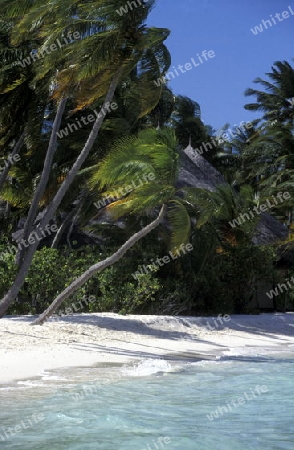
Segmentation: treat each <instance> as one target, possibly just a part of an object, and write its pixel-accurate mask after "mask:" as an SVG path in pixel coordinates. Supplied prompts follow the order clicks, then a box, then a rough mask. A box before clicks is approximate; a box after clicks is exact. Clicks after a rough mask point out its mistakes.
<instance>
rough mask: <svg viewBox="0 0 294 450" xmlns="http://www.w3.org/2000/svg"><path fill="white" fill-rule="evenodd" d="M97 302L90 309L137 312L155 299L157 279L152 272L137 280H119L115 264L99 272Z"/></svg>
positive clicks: (140, 276) (118, 271)
mask: <svg viewBox="0 0 294 450" xmlns="http://www.w3.org/2000/svg"><path fill="white" fill-rule="evenodd" d="M98 284H99V298H98V302H97V304H96V303H93V304H92V305H91V310H92V311H98V312H105V311H113V312H117V313H120V314H131V313H139V312H140V311H142V307H144V305H145V304H146V303H149V302H153V301H154V300H155V296H154V295H155V294H156V292H157V291H158V290H159V289H160V287H161V285H160V283H159V280H158V279H157V278H156V277H154V275H153V274H151V273H150V274H142V275H139V276H138V280H133V281H127V280H121V276H120V270H119V268H117V266H113V267H110V268H109V269H106V270H104V271H103V272H102V273H100V274H99V277H98Z"/></svg>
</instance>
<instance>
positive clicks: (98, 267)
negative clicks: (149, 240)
mask: <svg viewBox="0 0 294 450" xmlns="http://www.w3.org/2000/svg"><path fill="white" fill-rule="evenodd" d="M165 211H166V206H165V205H163V206H162V207H161V210H160V213H159V215H158V217H157V218H156V219H155V220H154V221H153V222H151V223H150V224H149V225H147V226H146V227H144V228H143V229H142V230H140V231H139V232H138V233H136V234H134V235H133V236H132V237H131V238H130V239H128V240H127V242H125V243H124V244H123V245H122V246H121V247H120V248H119V249H118V250H117V251H116V252H115V253H114V254H113V255H111V256H109V257H108V258H106V259H104V260H103V261H100V262H98V263H96V264H94V265H93V266H91V267H90V268H89V269H88V270H87V271H86V272H84V273H83V274H82V275H81V276H80V277H78V278H77V279H76V280H75V281H73V282H72V283H71V284H70V285H69V286H68V287H67V288H66V289H65V290H64V291H63V292H61V293H60V294H59V295H58V296H57V297H56V299H55V300H54V301H53V302H52V303H51V305H50V306H49V307H48V308H47V309H46V311H44V312H43V313H42V314H41V315H40V316H39V317H38V318H37V319H36V320H35V321H34V322H33V323H32V325H42V324H43V323H44V322H45V321H46V320H48V319H49V317H51V316H52V314H53V313H54V312H55V311H56V310H57V308H59V306H60V305H61V303H62V302H63V301H64V300H66V299H67V298H68V297H69V296H70V295H72V294H73V293H74V292H76V291H77V290H78V289H79V288H80V287H81V286H83V284H85V283H86V282H87V281H88V280H89V279H90V278H91V277H92V276H93V275H95V274H96V273H98V272H101V271H102V270H104V269H106V268H107V267H109V266H112V265H113V264H114V263H116V262H117V261H119V260H120V259H121V258H122V257H123V256H124V254H125V253H126V252H127V251H128V250H129V249H130V248H131V247H132V246H133V245H134V244H135V243H136V242H138V241H139V240H140V239H142V238H143V237H144V236H146V235H147V234H148V233H150V231H152V230H153V229H154V228H156V227H157V226H158V225H159V224H160V222H161V221H162V219H163V217H164V214H165Z"/></svg>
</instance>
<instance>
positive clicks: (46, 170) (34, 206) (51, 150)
mask: <svg viewBox="0 0 294 450" xmlns="http://www.w3.org/2000/svg"><path fill="white" fill-rule="evenodd" d="M66 102H67V99H66V98H63V99H62V100H61V101H60V102H59V105H58V108H57V112H56V115H55V119H54V122H53V127H52V132H51V136H50V141H49V145H48V149H47V153H46V157H45V161H44V166H43V170H42V175H41V178H40V181H39V184H38V186H37V189H36V191H35V194H34V197H33V200H32V203H31V206H30V210H29V213H28V216H27V219H26V223H25V226H24V231H23V235H22V239H24V240H27V239H28V237H29V235H30V233H31V232H32V230H33V227H34V222H35V220H36V216H37V214H38V209H39V203H40V200H41V198H42V196H43V194H44V191H45V189H46V186H47V183H48V180H49V177H50V173H51V168H52V163H53V158H54V154H55V151H56V148H57V132H58V131H59V128H60V124H61V120H62V116H63V113H64V109H65V105H66ZM25 253H26V249H25V248H22V250H20V251H19V252H18V255H17V264H18V265H20V264H21V263H22V261H23V258H24V255H25Z"/></svg>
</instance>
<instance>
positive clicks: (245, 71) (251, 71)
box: [148, 0, 294, 129]
mask: <svg viewBox="0 0 294 450" xmlns="http://www.w3.org/2000/svg"><path fill="white" fill-rule="evenodd" d="M289 6H290V7H291V8H292V10H293V12H294V0H286V1H284V0H255V1H254V0H249V1H248V0H241V1H240V0H157V3H156V7H155V8H154V10H153V11H152V12H151V14H150V16H149V20H148V25H149V26H158V27H164V28H168V29H170V30H171V35H170V37H169V38H168V40H167V41H166V45H167V47H168V49H169V51H170V53H171V56H172V66H175V67H176V68H177V67H178V65H179V64H181V65H184V64H186V63H188V62H191V58H194V60H195V61H196V62H199V60H198V59H197V53H198V54H201V53H202V51H203V50H207V51H209V50H213V51H214V53H215V57H214V58H211V59H208V61H207V62H204V63H203V64H200V65H199V66H198V67H195V66H193V69H191V70H189V71H187V72H186V73H179V71H178V73H179V76H176V77H175V79H174V80H172V81H171V82H170V83H169V85H170V87H171V88H172V89H173V91H174V92H175V93H176V94H181V95H187V96H188V97H190V98H192V99H193V100H195V101H197V102H198V103H199V104H200V106H201V111H202V120H203V121H204V123H205V124H206V125H212V126H213V128H215V129H218V128H220V127H221V126H223V125H224V124H225V123H227V122H229V123H230V124H231V125H234V124H237V125H238V124H239V123H240V122H241V121H250V120H252V119H254V118H255V117H256V115H254V113H251V112H250V111H246V110H245V109H244V105H245V104H246V103H249V102H251V101H253V100H254V98H253V97H252V98H251V97H245V96H244V91H245V89H246V88H248V87H258V85H255V84H254V83H253V80H254V79H255V78H257V77H261V78H267V77H266V75H265V73H266V72H270V71H271V66H272V65H273V63H274V62H275V61H278V60H287V61H288V62H290V63H291V64H292V65H294V62H293V58H294V49H293V43H294V39H293V38H294V15H292V14H291V13H290V11H289V9H288V7H289ZM283 11H288V12H289V17H288V18H284V19H283V17H282V16H281V15H280V16H279V17H280V19H282V21H281V22H279V21H278V19H277V18H275V14H276V13H279V14H281V13H282V12H283ZM271 15H272V17H273V18H274V20H275V22H276V25H274V24H273V22H272V24H273V25H272V26H271V27H270V26H269V25H268V28H267V29H264V30H263V32H261V33H257V34H256V35H254V34H253V33H252V31H251V28H253V29H254V28H255V26H256V25H259V24H260V23H262V20H269V19H271V17H270V16H271ZM285 16H286V14H285ZM171 69H172V67H171Z"/></svg>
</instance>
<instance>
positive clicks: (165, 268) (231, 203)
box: [0, 0, 294, 317]
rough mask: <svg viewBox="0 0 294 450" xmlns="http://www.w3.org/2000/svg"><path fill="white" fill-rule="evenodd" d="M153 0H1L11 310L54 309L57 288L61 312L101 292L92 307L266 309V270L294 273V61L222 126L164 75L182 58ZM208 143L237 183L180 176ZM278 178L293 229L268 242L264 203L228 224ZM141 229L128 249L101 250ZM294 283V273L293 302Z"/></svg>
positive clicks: (283, 216) (2, 186)
mask: <svg viewBox="0 0 294 450" xmlns="http://www.w3.org/2000/svg"><path fill="white" fill-rule="evenodd" d="M153 4H154V1H149V2H145V3H144V4H142V5H140V6H138V7H137V8H135V9H133V10H130V11H129V12H128V14H123V15H120V14H118V13H117V10H118V8H119V7H120V6H124V5H125V1H124V0H96V1H93V0H91V1H90V0H86V1H83V2H82V3H80V2H76V1H74V0H64V1H63V2H60V1H54V2H50V3H49V2H44V1H43V0H42V1H34V2H30V1H23V0H19V1H18V0H17V1H15V2H13V3H12V4H10V2H9V1H7V2H5V1H4V2H3V9H2V12H1V14H2V15H1V16H0V21H1V32H0V53H1V57H2V61H3V64H2V66H1V68H0V93H1V97H0V152H1V153H0V158H1V159H0V165H1V169H2V171H1V172H0V226H1V240H0V298H2V297H3V300H2V302H0V317H1V316H3V315H4V314H5V313H8V314H28V313H32V314H39V313H42V312H43V311H44V309H46V308H47V307H48V306H49V305H50V304H51V302H52V301H53V300H54V299H55V298H56V297H58V296H60V301H59V302H58V303H56V305H55V307H54V310H52V311H51V313H53V312H54V311H55V310H56V308H57V307H58V306H59V305H60V304H61V303H63V305H62V308H63V309H65V308H66V307H67V306H69V305H75V304H77V303H78V302H80V301H81V299H82V298H88V297H89V296H90V295H93V296H94V297H95V301H93V302H85V304H84V306H83V309H82V311H83V312H85V311H99V312H100V311H115V312H121V313H129V312H134V313H164V314H214V313H223V314H225V313H241V312H254V311H255V308H254V307H253V306H252V299H254V298H255V295H256V290H257V286H258V284H259V283H261V282H262V283H268V284H275V283H277V282H282V281H283V280H284V279H286V278H287V277H289V276H290V275H292V274H293V268H291V265H290V266H289V267H287V270H284V271H283V273H281V272H280V271H278V270H277V263H278V261H279V259H280V258H281V254H282V252H285V251H289V249H290V250H291V248H293V245H292V241H293V239H292V237H291V236H292V235H291V232H293V207H294V181H293V179H294V178H293V175H294V135H293V131H294V69H293V67H292V66H291V64H290V63H289V62H286V61H283V62H281V61H279V62H276V63H274V64H273V67H272V72H271V73H269V74H267V77H268V79H269V80H270V81H264V80H262V79H260V78H258V79H257V80H255V81H256V83H257V84H258V85H261V86H262V88H263V89H265V90H264V91H262V90H261V91H259V90H256V89H247V90H246V92H245V95H246V96H252V97H254V98H255V101H256V103H250V104H247V105H245V108H246V109H249V110H253V111H260V119H259V120H255V121H254V122H252V124H251V125H250V127H247V128H238V129H233V130H230V131H231V132H230V133H228V128H229V125H226V126H224V129H223V130H222V132H219V133H217V134H216V133H215V132H214V131H213V130H212V128H211V127H210V126H205V124H203V122H202V121H201V115H200V106H199V105H198V104H197V103H196V102H195V101H193V100H191V99H189V98H186V97H182V96H176V95H174V93H173V92H172V90H171V89H170V88H169V86H168V84H164V83H157V80H158V79H160V78H161V77H163V76H164V74H165V73H166V72H167V71H168V68H169V66H170V54H169V51H168V49H167V48H166V46H165V44H164V42H165V40H166V38H167V37H168V35H169V31H168V30H167V29H165V28H161V29H159V28H148V27H147V26H146V25H145V22H146V18H147V17H148V14H149V12H150V10H151V8H152V7H153ZM75 33H76V34H75ZM75 36H76V37H77V38H75ZM58 42H62V43H65V42H67V44H65V45H63V46H62V48H61V47H60V46H58ZM25 61H26V62H25ZM158 84H160V85H158ZM99 111H100V114H99ZM62 130H63V131H64V130H67V131H66V132H63V133H62ZM232 136H233V138H232ZM203 143H206V144H207V143H211V146H210V147H211V149H210V150H209V151H206V152H204V153H203V155H202V157H204V158H205V159H206V160H207V161H208V162H209V163H210V164H212V165H213V166H214V167H215V168H216V169H217V170H219V171H220V172H221V173H222V174H223V176H224V179H225V180H226V183H225V184H223V185H222V186H220V187H219V188H218V189H217V190H216V191H213V192H212V191H207V190H206V189H204V188H203V189H202V188H199V187H198V188H196V187H185V186H183V187H179V185H178V173H179V168H180V164H181V162H180V154H181V152H182V150H183V149H184V148H185V147H187V146H188V145H189V144H190V145H192V147H193V148H200V147H201V145H202V144H203ZM148 174H152V177H150V178H147V175H148ZM130 186H131V187H130ZM279 192H288V193H289V195H288V197H287V199H286V200H284V201H283V202H277V203H276V204H274V205H273V207H272V208H271V211H270V213H271V214H272V215H273V216H275V217H276V219H277V220H278V221H280V223H283V224H284V225H285V226H287V227H288V229H289V231H290V234H289V238H288V240H285V239H284V240H283V241H281V239H278V238H277V240H276V242H275V243H274V244H271V245H258V242H255V241H254V236H255V233H256V227H257V224H258V221H259V219H260V217H258V216H256V217H251V218H250V220H248V221H244V223H240V224H239V225H237V226H236V227H232V226H231V225H230V221H232V220H233V219H235V218H237V217H238V216H239V215H240V214H242V213H244V212H246V211H248V210H249V209H251V210H252V209H253V208H254V207H255V206H258V205H261V204H264V203H266V202H267V201H270V200H271V201H272V200H273V197H274V196H276V195H278V193H279ZM105 199H106V200H105ZM97 205H98V206H97ZM159 211H161V213H160V214H162V217H160V220H159V219H158V222H156V220H157V219H156V217H157V218H158V217H159V216H158V215H159ZM151 222H152V223H154V226H152V227H150V226H149V225H148V224H150V223H151ZM53 225H55V232H54V233H52V232H51V231H50V232H49V231H48V230H51V228H50V227H52V226H53ZM148 226H149V228H148ZM45 230H47V231H46V233H45ZM52 230H53V228H52ZM56 230H58V231H57V232H56ZM140 230H141V231H140ZM142 230H143V231H142ZM144 230H145V231H144ZM42 231H43V232H44V235H45V234H46V236H45V237H44V238H43V239H40V240H38V239H36V238H34V236H36V234H34V233H39V234H40V233H41V232H42ZM138 232H141V233H142V236H141V235H140V237H142V239H140V240H137V241H136V240H134V241H132V242H130V245H128V248H127V250H128V251H127V252H126V253H124V255H118V257H117V258H114V259H111V260H110V263H109V264H108V263H107V264H106V265H105V264H104V263H103V261H104V260H105V259H106V258H109V257H111V255H113V254H115V253H116V252H117V251H118V249H120V247H121V246H122V245H123V244H124V243H125V242H126V241H128V240H129V239H132V236H134V234H135V233H138ZM44 235H43V236H44ZM16 240H17V242H16ZM19 242H23V244H21V245H20V246H19V248H18V249H16V248H15V249H14V250H11V249H12V246H16V245H17V243H19ZM28 242H29V244H28V245H25V244H24V243H28ZM188 243H190V244H191V245H192V250H190V251H189V252H186V253H185V254H182V255H181V256H180V257H178V258H173V257H172V255H175V253H173V252H175V251H176V250H175V249H179V248H180V246H181V245H184V244H185V245H187V244H188ZM291 246H292V247H291ZM9 249H10V250H9ZM170 252H171V253H170ZM167 255H169V262H168V263H165V264H162V265H161V264H157V265H156V261H157V260H158V258H160V259H163V258H165V257H167ZM99 262H101V264H100V265H99V264H97V263H99ZM113 263H115V264H113ZM94 266H95V267H94ZM89 267H94V269H93V271H92V273H91V276H90V275H89V276H88V277H84V279H83V280H82V281H81V283H80V284H79V285H78V286H77V285H76V286H74V283H75V280H76V279H77V278H78V277H80V276H81V275H82V274H83V273H84V272H86V271H87V270H88V269H89ZM102 269H104V270H102ZM291 270H292V272H291ZM138 271H139V272H140V271H141V273H139V275H137V276H134V274H136V272H138ZM65 289H67V291H66V292H65V294H64V295H63V293H64V290H65ZM293 294H294V286H293V287H292V289H290V290H289V291H288V292H287V297H288V300H289V301H291V299H293V297H294V295H293ZM275 305H276V308H277V309H282V308H283V307H284V305H285V298H284V297H283V296H279V297H277V298H276V300H275ZM288 305H290V302H289V303H288ZM82 311H81V310H80V309H79V312H82Z"/></svg>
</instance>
